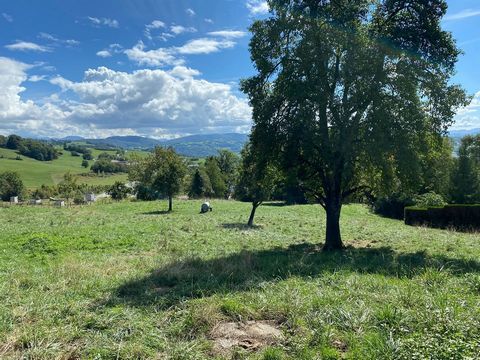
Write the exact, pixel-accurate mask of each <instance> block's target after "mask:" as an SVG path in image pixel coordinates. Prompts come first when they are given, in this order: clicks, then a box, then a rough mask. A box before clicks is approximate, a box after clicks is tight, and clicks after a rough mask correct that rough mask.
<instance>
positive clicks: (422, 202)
mask: <svg viewBox="0 0 480 360" xmlns="http://www.w3.org/2000/svg"><path fill="white" fill-rule="evenodd" d="M413 202H414V205H415V206H416V207H421V208H426V207H442V206H445V205H447V203H446V201H445V199H444V198H443V197H442V195H439V194H436V193H434V192H429V193H426V194H422V195H417V196H415V197H414V198H413Z"/></svg>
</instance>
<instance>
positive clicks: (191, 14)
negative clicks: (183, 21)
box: [185, 8, 196, 16]
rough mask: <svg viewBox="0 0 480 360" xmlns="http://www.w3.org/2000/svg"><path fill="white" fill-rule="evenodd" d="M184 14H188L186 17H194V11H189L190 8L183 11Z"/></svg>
mask: <svg viewBox="0 0 480 360" xmlns="http://www.w3.org/2000/svg"><path fill="white" fill-rule="evenodd" d="M185 12H186V13H187V14H188V16H195V15H196V13H195V11H193V9H190V8H189V9H187V10H185Z"/></svg>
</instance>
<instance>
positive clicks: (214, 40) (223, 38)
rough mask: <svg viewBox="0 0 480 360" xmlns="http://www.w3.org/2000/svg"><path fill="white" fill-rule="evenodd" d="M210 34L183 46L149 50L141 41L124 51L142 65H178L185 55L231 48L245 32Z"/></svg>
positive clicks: (106, 55)
mask: <svg viewBox="0 0 480 360" xmlns="http://www.w3.org/2000/svg"><path fill="white" fill-rule="evenodd" d="M209 35H210V36H217V37H205V38H199V39H193V40H190V41H188V42H186V43H185V44H184V45H182V46H176V47H175V46H172V47H165V48H158V49H152V50H147V47H146V45H145V44H144V43H143V42H142V41H139V42H138V43H137V44H136V45H135V46H134V47H132V48H131V49H127V50H125V51H124V53H125V54H126V55H127V57H128V58H129V59H130V60H132V61H134V62H136V63H137V64H138V65H141V66H148V67H165V66H178V65H183V64H185V59H183V58H182V56H184V55H201V54H211V53H216V52H219V51H221V50H224V49H231V48H233V47H234V46H235V45H236V42H235V41H233V39H234V38H238V37H242V36H244V35H245V33H243V32H241V31H218V32H212V33H210V34H209ZM97 55H98V56H102V57H108V56H109V55H110V54H109V53H108V52H105V53H103V52H101V53H100V52H99V53H97Z"/></svg>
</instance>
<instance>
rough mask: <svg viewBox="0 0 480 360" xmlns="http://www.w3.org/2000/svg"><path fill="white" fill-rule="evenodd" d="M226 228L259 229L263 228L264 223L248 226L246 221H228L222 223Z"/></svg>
mask: <svg viewBox="0 0 480 360" xmlns="http://www.w3.org/2000/svg"><path fill="white" fill-rule="evenodd" d="M221 226H222V227H223V228H224V229H230V230H259V229H263V225H252V226H248V225H247V224H245V223H227V224H222V225H221Z"/></svg>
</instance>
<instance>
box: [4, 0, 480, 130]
mask: <svg viewBox="0 0 480 360" xmlns="http://www.w3.org/2000/svg"><path fill="white" fill-rule="evenodd" d="M266 10H267V6H266V4H265V3H264V1H262V0H121V1H120V0H96V1H91V0H82V1H74V0H43V1H31V0H16V1H7V0H0V31H1V32H0V34H1V35H0V133H2V134H8V133H12V132H15V133H19V134H21V135H24V136H57V137H60V136H66V135H83V136H87V137H103V136H109V135H133V134H138V135H146V136H153V137H172V136H180V135H185V134H195V133H217V132H231V131H238V132H248V131H249V128H250V123H251V120H250V118H251V109H250V108H249V106H248V103H247V101H246V99H245V97H244V96H243V94H241V93H240V92H239V91H238V81H239V79H241V78H244V77H247V76H249V75H251V74H253V68H252V65H251V63H250V59H249V53H248V41H249V35H248V32H247V28H248V26H249V24H250V23H251V22H252V20H253V19H254V18H256V17H261V16H264V15H265V12H266ZM479 24H480V3H479V1H478V0H449V12H448V14H447V17H446V18H445V20H444V22H443V25H444V27H445V28H446V29H448V30H449V31H452V32H453V34H454V37H455V38H456V39H457V42H458V44H459V46H460V47H461V48H462V49H463V51H464V53H465V54H464V55H463V56H462V57H461V60H460V62H459V64H458V74H457V75H456V77H455V81H456V82H458V83H460V84H462V85H463V86H464V87H465V88H466V89H467V91H468V92H469V93H470V94H471V95H475V97H474V100H473V102H472V105H470V106H469V107H467V108H465V109H461V110H460V111H459V113H458V115H457V124H456V125H455V128H457V129H469V128H480V71H479V66H478V65H479V60H480V26H478V25H479Z"/></svg>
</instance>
